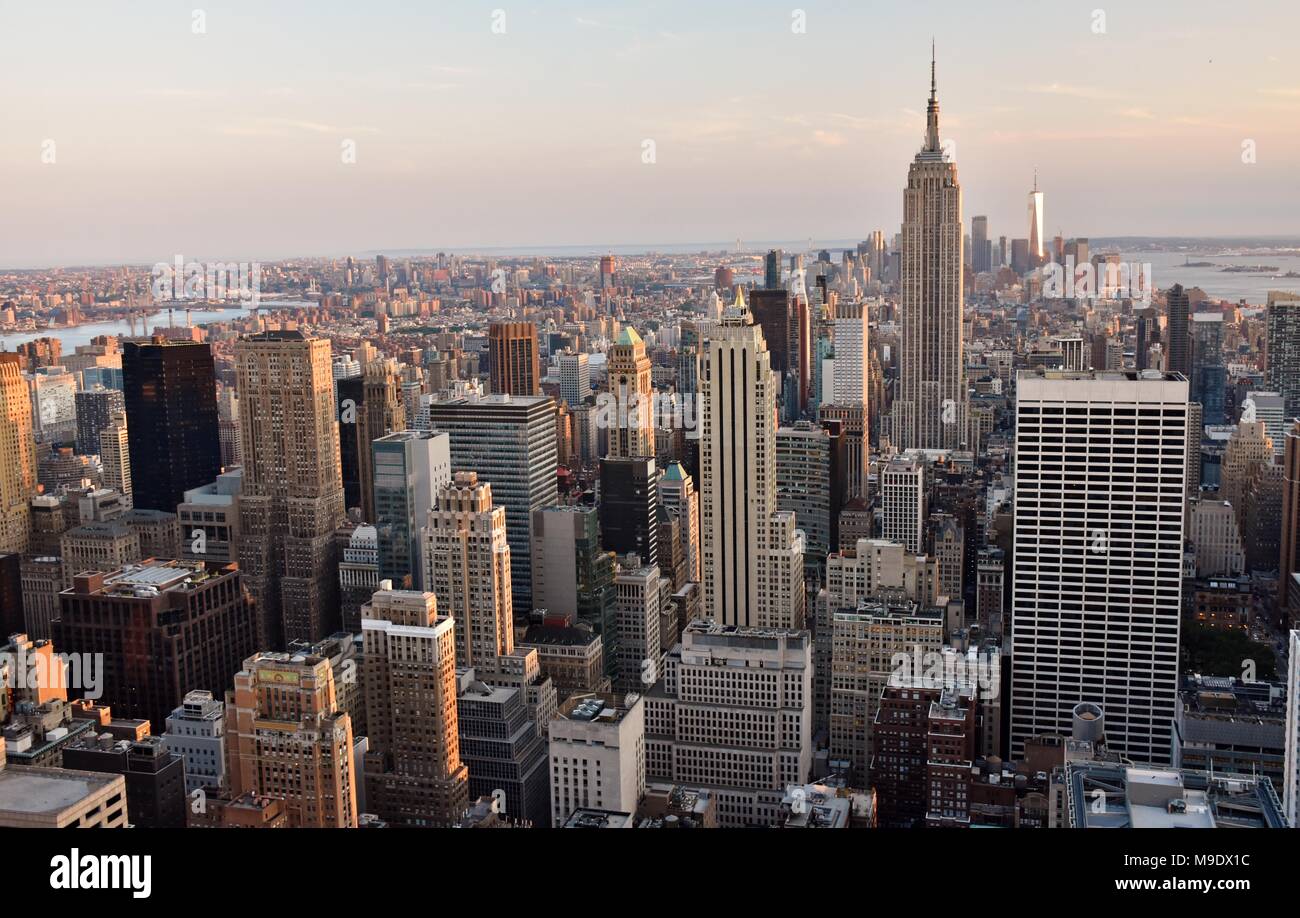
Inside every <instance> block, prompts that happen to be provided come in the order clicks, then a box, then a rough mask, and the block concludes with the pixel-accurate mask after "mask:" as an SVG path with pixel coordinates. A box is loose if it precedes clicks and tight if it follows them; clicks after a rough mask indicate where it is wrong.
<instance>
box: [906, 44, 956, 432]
mask: <svg viewBox="0 0 1300 918" xmlns="http://www.w3.org/2000/svg"><path fill="white" fill-rule="evenodd" d="M962 265H963V258H962V217H961V185H959V184H958V183H957V164H956V163H955V162H953V160H952V159H951V158H950V157H949V156H948V155H946V154H945V153H944V151H943V147H942V145H941V144H940V142H939V99H938V96H937V94H936V89H935V76H934V55H933V53H932V54H931V57H930V102H929V105H928V106H927V109H926V130H925V145H924V146H923V147H922V148H921V150H920V152H918V153H917V154H916V158H915V159H913V160H912V165H911V167H910V168H909V169H908V170H907V188H906V189H905V190H904V192H903V235H902V279H901V291H900V312H901V314H902V341H901V346H900V354H899V370H900V380H899V391H898V397H897V398H896V399H895V400H894V405H893V409H892V412H891V418H892V428H893V440H894V446H895V447H896V448H897V449H899V450H906V449H959V448H961V447H962V445H963V444H964V443H965V441H966V400H967V395H966V363H965V358H964V356H963V354H962Z"/></svg>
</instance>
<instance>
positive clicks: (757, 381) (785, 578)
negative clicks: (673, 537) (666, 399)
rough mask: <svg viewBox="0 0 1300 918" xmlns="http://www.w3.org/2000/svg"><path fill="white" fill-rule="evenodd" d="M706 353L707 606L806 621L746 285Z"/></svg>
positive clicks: (797, 550)
mask: <svg viewBox="0 0 1300 918" xmlns="http://www.w3.org/2000/svg"><path fill="white" fill-rule="evenodd" d="M705 338H706V340H705V346H704V357H703V359H702V361H701V372H700V394H701V400H702V402H703V406H702V422H703V436H702V442H701V446H700V466H701V474H700V485H701V487H700V491H701V502H700V504H701V527H702V530H703V532H702V535H701V539H700V541H701V550H702V552H703V560H704V564H703V567H704V605H705V609H706V612H707V614H708V615H710V616H712V617H713V618H714V619H716V620H717V621H720V622H725V623H726V624H729V625H754V626H758V627H762V628H800V627H802V626H803V621H804V583H803V534H802V533H801V532H799V531H798V530H797V529H796V528H795V518H794V514H793V513H790V512H788V511H779V510H777V500H776V386H777V375H776V374H775V373H774V372H773V371H772V365H771V359H770V357H769V356H768V351H767V345H766V343H765V341H764V339H763V332H762V329H760V328H759V326H757V325H755V324H754V319H753V316H752V315H751V314H750V312H749V310H748V309H747V308H746V306H745V300H744V295H743V294H737V297H736V302H735V304H734V305H733V306H731V307H730V308H729V309H727V311H726V312H725V313H724V314H723V317H722V321H721V322H720V323H719V324H717V325H714V326H711V327H710V328H708V329H707V332H706V334H705Z"/></svg>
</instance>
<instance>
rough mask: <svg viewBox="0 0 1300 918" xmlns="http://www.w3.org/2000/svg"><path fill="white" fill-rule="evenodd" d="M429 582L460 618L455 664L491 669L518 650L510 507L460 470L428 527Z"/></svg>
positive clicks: (425, 542)
mask: <svg viewBox="0 0 1300 918" xmlns="http://www.w3.org/2000/svg"><path fill="white" fill-rule="evenodd" d="M423 546H424V552H423V555H424V583H425V584H426V585H428V587H429V590H430V591H431V592H432V593H433V594H434V595H436V596H437V597H438V605H439V608H440V609H441V610H442V614H443V615H448V616H450V617H451V618H452V619H454V620H455V622H456V665H457V666H459V667H461V668H462V669H464V668H468V667H471V666H472V667H475V668H477V669H479V670H482V671H483V672H484V673H487V672H490V671H491V670H492V669H493V668H494V667H495V665H496V660H497V658H498V657H502V656H508V655H509V654H510V653H511V651H512V650H513V649H514V622H513V610H512V605H513V597H512V594H511V589H510V543H509V542H508V541H507V539H506V511H505V508H504V507H499V506H498V507H494V506H492V485H491V484H489V483H488V482H486V481H485V482H480V481H479V480H478V474H477V473H475V472H457V473H456V475H455V478H454V479H453V480H452V483H451V484H449V485H447V486H446V487H444V488H443V489H442V491H441V492H439V494H438V504H437V506H436V507H435V508H434V509H432V510H429V511H428V524H427V525H426V526H425V527H424V529H423Z"/></svg>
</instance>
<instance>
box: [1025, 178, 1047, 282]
mask: <svg viewBox="0 0 1300 918" xmlns="http://www.w3.org/2000/svg"><path fill="white" fill-rule="evenodd" d="M1046 254H1047V253H1046V252H1045V251H1044V249H1043V193H1042V192H1041V191H1039V190H1038V173H1037V172H1035V173H1034V190H1033V191H1031V192H1029V256H1030V257H1031V258H1033V259H1035V261H1036V262H1041V261H1042V260H1043V258H1044V256H1046Z"/></svg>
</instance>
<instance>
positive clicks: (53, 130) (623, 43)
mask: <svg viewBox="0 0 1300 918" xmlns="http://www.w3.org/2000/svg"><path fill="white" fill-rule="evenodd" d="M196 7H197V8H199V9H201V10H202V11H203V14H204V18H205V21H204V23H203V24H204V26H205V27H206V32H205V33H203V34H195V33H194V31H193V29H194V22H195V20H194V13H193V10H194V9H195V8H196ZM1098 8H1101V9H1103V10H1104V12H1105V23H1104V27H1105V30H1104V32H1103V33H1101V34H1098V33H1097V32H1095V31H1094V24H1095V23H1096V22H1097V20H1096V18H1095V14H1094V10H1096V9H1098ZM796 9H801V10H803V12H804V13H805V21H806V31H804V32H803V33H802V34H800V33H796V32H795V31H794V29H793V28H792V26H793V25H795V24H796V19H795V17H794V15H793V11H794V10H796ZM497 10H501V11H504V13H505V17H504V29H505V30H504V33H503V34H499V33H496V32H494V31H493V24H494V22H496V23H498V24H499V23H501V22H502V20H501V19H500V17H499V16H498V17H497V18H495V19H494V11H497ZM1225 10H1226V12H1225ZM931 35H934V37H935V40H936V42H937V44H938V58H939V67H938V69H939V99H940V104H941V109H942V115H941V127H942V135H943V137H944V138H945V139H946V140H949V141H951V142H952V143H953V144H954V145H955V152H956V159H957V164H958V172H959V176H960V178H961V182H962V186H963V190H964V197H965V208H964V209H965V218H966V221H967V225H968V226H969V220H970V217H971V216H973V215H975V214H988V215H989V219H990V231H991V233H992V234H993V235H994V236H997V235H1000V234H1005V235H1008V236H1012V237H1014V236H1024V235H1027V227H1026V223H1027V220H1026V217H1025V195H1026V192H1027V191H1028V190H1029V187H1030V184H1031V182H1032V177H1033V170H1034V168H1035V167H1037V168H1038V170H1039V184H1040V187H1041V188H1042V189H1043V190H1044V191H1045V192H1046V202H1047V203H1046V229H1047V233H1048V235H1049V236H1051V235H1055V234H1056V233H1057V232H1063V233H1064V234H1065V235H1067V236H1072V235H1081V236H1092V237H1098V236H1104V235H1138V234H1148V235H1153V234H1166V235H1172V234H1181V235H1233V234H1240V235H1246V234H1251V235H1256V234H1269V233H1272V234H1298V235H1300V4H1297V3H1296V2H1295V0H1277V2H1266V0H1245V2H1238V3H1234V4H1230V5H1228V4H1224V3H1222V2H1221V0H1205V2H1198V0H1191V2H1189V0H1183V2H1155V0H1141V2H1135V0H1129V2H1125V3H1117V2H1109V0H1084V2H1067V0H1050V2H1043V0H1040V2H998V0H982V2H929V3H922V2H919V0H904V2H898V0H894V2H883V0H882V2H876V0H871V2H866V0H840V2H835V0H794V2H786V3H774V2H766V0H691V2H676V0H662V2H638V3H635V4H634V3H632V2H595V0H589V2H567V0H545V2H532V3H522V2H518V0H487V2H477V0H442V2H437V3H419V4H417V3H414V2H405V3H398V2H381V0H365V2H360V0H351V2H339V3H336V2H324V0H315V2H270V0H262V2H249V3H229V2H207V0H186V2H161V0H159V2H154V0H132V2H129V3H128V2H106V0H90V2H85V3H75V2H67V0H59V2H22V3H19V2H11V0H0V265H9V266H13V265H48V264H62V263H73V262H78V263H80V262H87V261H94V262H111V261H137V262H146V263H151V262H155V261H163V260H166V261H170V260H171V259H172V257H173V256H174V255H175V254H177V253H180V254H184V255H186V256H187V257H198V258H215V257H221V258H249V259H253V258H262V259H270V258H274V257H281V256H287V255H296V254H341V253H347V252H358V253H359V252H362V251H367V250H377V249H384V248H389V249H397V248H431V249H436V248H439V247H468V246H511V245H520V246H524V245H563V244H596V245H605V244H609V245H614V244H633V243H647V244H650V243H684V242H713V241H722V240H734V239H736V238H738V237H739V238H742V239H748V240H755V241H758V240H770V239H804V238H808V237H811V238H813V239H814V240H817V239H843V238H860V237H862V236H864V235H865V234H867V233H868V232H870V231H871V230H872V229H877V228H880V229H884V230H885V231H886V232H887V233H893V232H896V231H897V230H898V225H899V221H900V219H901V206H902V193H901V192H902V187H903V184H904V182H905V179H906V173H907V165H908V162H909V161H910V160H911V157H912V154H913V153H914V152H915V151H916V149H917V148H918V147H919V145H920V142H921V138H922V133H923V122H924V110H925V99H926V94H927V92H928V81H929V50H930V37H931ZM346 140H351V141H353V142H354V143H355V162H353V163H344V162H343V155H342V154H343V143H344V141H346ZM646 140H653V141H654V154H655V162H654V163H652V164H647V163H644V162H643V150H644V149H645V147H644V145H643V142H644V141H646ZM1247 140H1252V141H1254V145H1255V150H1256V160H1257V161H1256V162H1255V163H1253V164H1246V163H1243V162H1242V156H1243V154H1242V145H1243V142H1245V141H1247ZM48 141H53V146H52V147H51V146H50V144H49V143H48ZM51 153H52V154H53V158H54V162H53V163H48V162H43V161H42V159H43V156H44V158H46V159H48V158H49V157H50V154H51Z"/></svg>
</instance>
